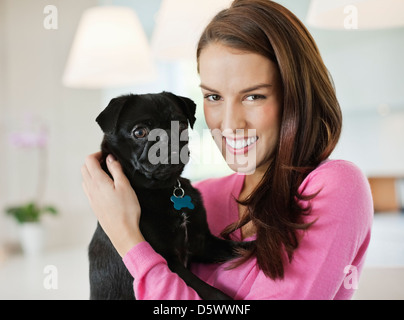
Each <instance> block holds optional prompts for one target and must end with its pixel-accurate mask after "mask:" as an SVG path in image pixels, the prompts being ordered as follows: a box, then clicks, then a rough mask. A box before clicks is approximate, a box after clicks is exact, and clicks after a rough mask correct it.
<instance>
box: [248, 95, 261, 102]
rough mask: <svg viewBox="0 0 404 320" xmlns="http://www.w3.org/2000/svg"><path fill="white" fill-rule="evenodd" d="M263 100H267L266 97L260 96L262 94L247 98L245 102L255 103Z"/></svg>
mask: <svg viewBox="0 0 404 320" xmlns="http://www.w3.org/2000/svg"><path fill="white" fill-rule="evenodd" d="M261 99H265V96H263V95H260V94H252V95H250V96H248V97H246V98H245V100H247V101H255V100H261Z"/></svg>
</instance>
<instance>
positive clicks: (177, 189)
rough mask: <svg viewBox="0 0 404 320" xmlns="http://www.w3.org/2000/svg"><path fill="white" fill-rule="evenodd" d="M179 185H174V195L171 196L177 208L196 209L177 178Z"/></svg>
mask: <svg viewBox="0 0 404 320" xmlns="http://www.w3.org/2000/svg"><path fill="white" fill-rule="evenodd" d="M177 183H178V186H174V191H173V195H172V196H171V198H170V199H171V201H172V202H173V203H174V209H175V210H181V209H183V208H188V209H191V210H192V209H194V208H195V206H194V204H193V203H192V199H191V197H190V196H186V195H185V191H184V189H183V188H181V182H180V181H179V180H177Z"/></svg>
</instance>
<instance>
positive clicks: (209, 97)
mask: <svg viewBox="0 0 404 320" xmlns="http://www.w3.org/2000/svg"><path fill="white" fill-rule="evenodd" d="M205 99H207V100H209V101H213V102H216V101H220V99H222V97H221V96H219V95H218V94H208V95H206V96H205Z"/></svg>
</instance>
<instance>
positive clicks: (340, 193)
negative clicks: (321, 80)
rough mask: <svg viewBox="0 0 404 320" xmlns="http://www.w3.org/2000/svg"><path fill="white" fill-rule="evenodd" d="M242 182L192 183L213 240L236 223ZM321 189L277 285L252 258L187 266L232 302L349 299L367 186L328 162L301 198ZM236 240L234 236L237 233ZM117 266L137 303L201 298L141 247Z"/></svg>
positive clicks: (369, 208)
mask: <svg viewBox="0 0 404 320" xmlns="http://www.w3.org/2000/svg"><path fill="white" fill-rule="evenodd" d="M243 183H244V176H242V175H238V174H234V175H231V176H228V177H224V178H219V179H209V180H205V181H202V182H200V183H198V184H196V187H197V188H198V189H199V190H200V192H201V193H202V196H203V199H204V203H205V207H206V211H207V216H208V223H209V227H210V229H211V231H212V233H213V234H215V235H219V233H220V232H221V231H222V230H223V228H224V227H226V226H227V225H229V224H230V223H232V222H234V221H236V220H237V219H238V208H237V204H236V202H235V201H234V199H233V197H232V196H235V197H236V198H237V197H238V196H239V194H240V191H241V189H242V186H243ZM319 189H321V192H320V193H319V194H318V195H317V196H316V197H315V198H314V199H313V200H311V205H312V212H311V214H310V215H309V216H308V217H307V218H306V221H313V220H314V219H316V218H318V220H317V221H316V222H315V223H314V225H313V226H312V227H311V228H310V229H309V230H308V231H307V232H306V233H305V234H304V237H303V239H302V240H301V242H300V245H299V247H298V249H296V250H295V252H294V257H293V260H292V262H291V263H290V264H288V265H286V266H285V277H284V279H283V280H275V281H274V280H271V279H270V278H268V277H266V276H265V274H264V273H263V272H262V271H260V269H259V268H258V265H257V263H256V259H255V258H252V259H250V260H249V261H247V262H246V263H244V264H243V265H241V266H239V267H238V268H236V269H231V270H226V267H227V264H228V263H225V264H212V265H203V264H193V265H192V271H193V272H194V273H195V274H196V275H198V276H199V277H200V278H201V279H203V280H204V281H206V282H208V283H209V284H211V285H212V286H214V287H216V288H219V289H220V290H222V291H223V292H225V293H226V294H228V295H229V296H231V297H233V298H234V299H238V300H244V299H255V300H263V299H350V298H351V297H352V295H353V294H354V289H355V285H356V284H357V281H358V277H359V275H360V273H361V270H362V267H363V264H364V259H365V252H366V249H367V247H368V244H369V240H370V230H371V225H372V217H373V205H372V198H371V193H370V189H369V185H368V183H367V180H366V178H365V177H364V175H363V174H362V173H361V171H360V170H359V169H358V168H357V167H356V166H355V165H353V164H352V163H350V162H347V161H341V160H334V161H326V162H324V163H323V164H321V165H320V166H319V167H318V168H317V169H315V170H314V171H312V172H311V173H310V174H309V175H308V176H307V178H306V179H305V180H304V181H303V183H302V185H301V186H300V190H299V191H300V192H303V193H304V194H313V193H315V192H316V191H318V190H319ZM235 236H236V237H240V232H235ZM253 238H254V237H252V238H251V239H253ZM251 239H245V240H251ZM123 261H124V263H125V265H126V267H127V269H128V270H129V272H130V273H131V274H132V276H133V277H134V278H135V281H134V291H135V295H136V298H137V299H139V300H141V299H151V300H166V299H168V300H179V299H186V300H195V299H200V298H199V296H198V295H197V293H196V292H195V291H194V290H193V289H192V288H190V287H188V286H187V285H186V284H185V282H184V281H183V280H182V279H181V278H180V277H179V276H178V275H177V274H175V273H172V272H171V271H170V270H169V268H168V266H167V263H166V261H165V260H164V259H163V258H162V257H161V256H160V255H159V254H157V253H156V252H155V251H154V250H153V249H152V248H151V246H150V245H149V244H148V243H147V242H142V243H140V244H138V245H137V246H135V247H134V248H132V249H131V250H130V251H129V252H128V253H127V255H126V256H125V257H124V259H123Z"/></svg>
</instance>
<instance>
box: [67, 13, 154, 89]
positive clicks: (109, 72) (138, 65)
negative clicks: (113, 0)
mask: <svg viewBox="0 0 404 320" xmlns="http://www.w3.org/2000/svg"><path fill="white" fill-rule="evenodd" d="M155 76H156V71H155V67H154V64H153V61H152V56H151V50H150V46H149V44H148V42H147V38H146V35H145V33H144V31H143V29H142V26H141V24H140V22H139V20H138V18H137V16H136V13H135V12H134V11H133V10H132V9H130V8H126V7H117V6H101V7H93V8H90V9H87V10H86V11H85V12H84V13H83V15H82V17H81V21H80V23H79V26H78V29H77V32H76V35H75V38H74V41H73V45H72V48H71V51H70V56H69V59H68V62H67V65H66V69H65V73H64V76H63V84H64V85H65V86H68V87H75V88H107V87H119V86H127V85H134V84H139V83H145V82H149V81H152V80H153V79H154V78H155Z"/></svg>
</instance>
